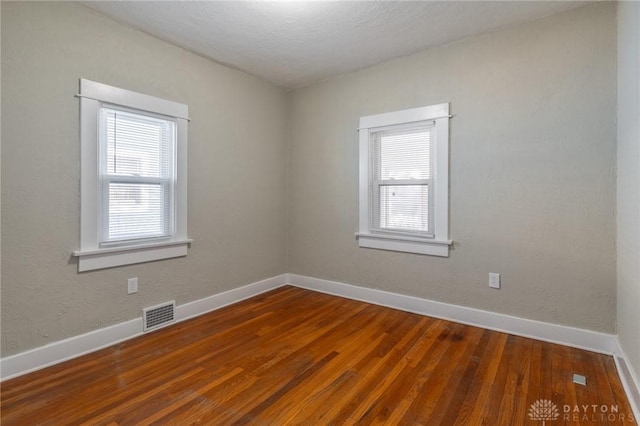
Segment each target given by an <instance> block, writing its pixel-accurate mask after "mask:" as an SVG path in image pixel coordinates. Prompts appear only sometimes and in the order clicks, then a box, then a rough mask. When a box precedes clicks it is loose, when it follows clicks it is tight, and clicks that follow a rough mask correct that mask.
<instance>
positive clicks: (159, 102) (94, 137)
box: [73, 79, 192, 272]
mask: <svg viewBox="0 0 640 426" xmlns="http://www.w3.org/2000/svg"><path fill="white" fill-rule="evenodd" d="M78 97H79V98H80V145H81V154H80V163H81V164H80V249H79V250H76V251H74V252H73V255H74V256H77V257H78V258H79V260H78V271H79V272H83V271H91V270H95V269H103V268H110V267H114V266H122V265H130V264H135V263H142V262H150V261H154V260H161V259H169V258H173V257H182V256H186V255H187V248H188V245H189V244H190V243H191V241H192V240H191V239H189V238H188V237H187V123H188V121H189V119H188V116H189V109H188V106H187V105H184V104H180V103H177V102H173V101H168V100H165V99H161V98H156V97H154V96H149V95H145V94H142V93H137V92H132V91H130V90H125V89H121V88H118V87H114V86H109V85H106V84H102V83H97V82H94V81H91V80H87V79H80V94H79V95H78ZM103 105H104V106H106V107H108V106H116V107H122V108H126V109H131V110H134V111H136V112H138V113H141V114H145V113H147V114H149V115H161V116H166V117H169V118H171V119H173V120H175V122H176V183H175V187H174V198H175V212H174V215H175V219H174V220H175V225H174V233H173V235H172V236H171V237H170V238H168V239H164V240H162V241H143V240H138V241H136V240H133V241H131V242H128V243H123V244H119V245H117V246H108V245H106V246H105V245H103V246H101V245H100V232H101V229H100V218H101V215H102V214H103V212H102V207H101V205H102V203H101V200H100V194H101V193H102V192H101V190H100V185H101V181H100V176H99V173H100V164H99V160H100V159H99V141H98V137H99V136H98V134H99V113H100V109H101V108H102V106H103Z"/></svg>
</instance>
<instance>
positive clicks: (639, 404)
mask: <svg viewBox="0 0 640 426" xmlns="http://www.w3.org/2000/svg"><path fill="white" fill-rule="evenodd" d="M613 359H614V361H615V362H616V368H617V369H618V376H620V381H621V382H622V387H624V391H625V393H626V394H627V398H628V399H629V403H630V404H631V409H632V410H633V415H634V416H635V418H636V422H638V421H640V380H638V377H637V376H636V375H635V374H634V371H633V368H632V367H631V364H630V363H629V358H628V357H627V354H626V353H625V352H624V350H623V349H622V347H621V346H620V343H619V342H618V349H617V350H616V353H615V354H614V355H613Z"/></svg>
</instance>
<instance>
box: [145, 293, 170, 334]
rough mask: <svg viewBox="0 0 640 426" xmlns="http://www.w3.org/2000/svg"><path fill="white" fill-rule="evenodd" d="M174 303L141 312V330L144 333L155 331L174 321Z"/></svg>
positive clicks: (152, 307) (163, 304)
mask: <svg viewBox="0 0 640 426" xmlns="http://www.w3.org/2000/svg"><path fill="white" fill-rule="evenodd" d="M175 311H176V302H175V301H174V300H172V301H171V302H167V303H162V304H160V305H156V306H151V307H149V308H144V309H143V310H142V329H143V330H144V331H151V330H155V329H156V328H160V327H164V326H165V325H168V324H171V323H172V322H174V321H175V320H176V316H175Z"/></svg>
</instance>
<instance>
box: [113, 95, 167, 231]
mask: <svg viewBox="0 0 640 426" xmlns="http://www.w3.org/2000/svg"><path fill="white" fill-rule="evenodd" d="M100 135H101V140H100V155H101V164H102V166H101V170H102V179H103V182H104V185H103V186H102V188H103V190H104V193H103V194H102V200H103V208H104V211H103V212H102V218H103V220H102V228H103V229H102V236H103V238H102V242H105V243H111V242H117V241H124V240H133V239H145V238H158V237H171V235H172V232H173V228H174V226H173V223H172V220H173V213H172V212H173V204H172V203H173V199H174V197H173V188H174V185H175V149H176V143H175V141H176V123H175V122H174V121H172V120H167V119H163V118H159V117H156V116H151V115H144V114H138V113H134V112H130V111H121V110H118V109H115V108H106V107H105V108H102V109H101V133H100Z"/></svg>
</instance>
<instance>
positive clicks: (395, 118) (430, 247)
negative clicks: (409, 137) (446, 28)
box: [356, 103, 453, 257]
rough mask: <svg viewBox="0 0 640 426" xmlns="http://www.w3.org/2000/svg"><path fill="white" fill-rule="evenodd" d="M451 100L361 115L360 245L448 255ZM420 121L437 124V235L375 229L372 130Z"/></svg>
mask: <svg viewBox="0 0 640 426" xmlns="http://www.w3.org/2000/svg"><path fill="white" fill-rule="evenodd" d="M449 118H450V116H449V104H448V103H445V104H439V105H431V106H427V107H421V108H412V109H406V110H401V111H394V112H389V113H384V114H377V115H369V116H366V117H361V118H360V127H359V129H358V130H359V132H360V133H359V139H360V140H359V154H360V155H359V162H360V176H359V188H360V199H359V206H360V214H359V230H358V232H357V233H356V236H357V238H358V243H359V245H360V247H365V248H373V249H380V250H391V251H400V252H408V253H417V254H426V255H433V256H442V257H448V256H449V246H450V245H451V244H452V243H453V242H452V241H451V240H450V239H449ZM421 121H434V122H435V126H436V144H435V156H434V158H435V161H434V165H433V180H434V185H433V190H434V198H433V200H434V206H433V207H434V212H433V213H434V219H433V221H434V235H433V237H429V238H427V237H419V236H411V235H398V234H395V235H394V234H388V233H373V232H372V231H371V229H372V224H371V223H370V221H371V214H370V211H369V197H370V188H369V185H370V174H371V172H372V171H371V170H370V167H371V166H370V152H369V150H370V134H371V132H374V131H376V130H378V129H379V128H381V127H385V126H395V125H402V124H408V123H418V122H421Z"/></svg>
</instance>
